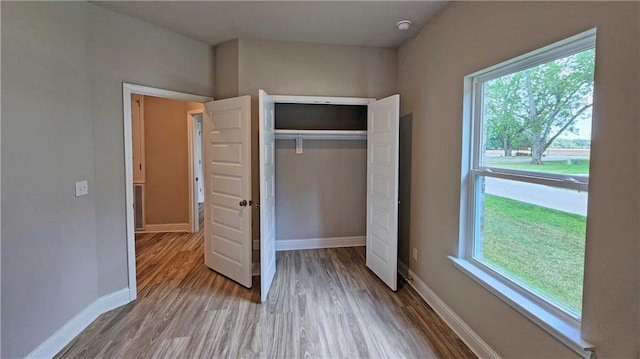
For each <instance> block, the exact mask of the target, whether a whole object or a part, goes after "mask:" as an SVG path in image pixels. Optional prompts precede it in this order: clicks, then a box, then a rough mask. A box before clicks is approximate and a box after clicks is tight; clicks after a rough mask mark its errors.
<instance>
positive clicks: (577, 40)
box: [469, 27, 598, 81]
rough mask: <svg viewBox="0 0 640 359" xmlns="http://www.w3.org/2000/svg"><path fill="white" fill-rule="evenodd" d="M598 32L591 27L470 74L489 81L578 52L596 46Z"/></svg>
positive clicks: (479, 79) (480, 79)
mask: <svg viewBox="0 0 640 359" xmlns="http://www.w3.org/2000/svg"><path fill="white" fill-rule="evenodd" d="M597 32H598V31H597V28H595V27H594V28H591V29H589V30H587V31H584V32H581V33H579V34H576V35H573V36H571V37H568V38H566V39H562V40H560V41H557V42H554V43H553V44H549V45H547V46H545V47H542V48H540V49H537V50H533V51H530V52H527V53H526V54H522V55H520V56H518V57H515V58H513V59H510V60H507V61H504V62H501V63H499V64H497V65H493V66H491V67H488V68H486V69H483V70H480V71H478V72H475V73H473V74H471V75H469V76H472V77H475V78H477V79H478V81H489V80H492V79H495V78H498V77H501V76H504V75H507V74H511V73H514V72H518V71H521V70H525V69H528V68H530V67H534V66H538V65H541V64H544V63H547V62H549V61H553V60H557V59H559V58H562V57H566V56H570V55H573V54H576V53H578V52H581V51H584V50H587V49H590V48H593V47H595V46H596V34H597Z"/></svg>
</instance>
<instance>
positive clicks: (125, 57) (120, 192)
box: [86, 5, 214, 295]
mask: <svg viewBox="0 0 640 359" xmlns="http://www.w3.org/2000/svg"><path fill="white" fill-rule="evenodd" d="M86 21H87V22H88V25H87V26H88V28H87V31H88V32H89V44H90V47H89V51H90V57H89V79H88V80H89V82H90V85H91V111H92V115H93V132H94V141H93V143H94V154H95V176H96V185H95V195H96V226H97V242H98V243H97V244H98V249H97V251H98V289H99V293H100V295H104V294H107V293H111V292H113V291H115V290H118V289H121V288H124V287H127V285H128V283H127V248H126V243H127V242H126V235H125V234H126V227H125V225H126V223H125V211H124V208H125V197H124V144H123V122H122V82H128V83H134V84H139V85H145V86H151V87H158V88H162V89H168V90H174V91H181V92H187V93H193V94H198V95H205V96H211V95H212V94H213V81H214V79H213V66H214V65H213V49H212V47H211V46H208V45H207V44H204V43H202V42H199V41H196V40H192V39H189V38H187V37H185V36H182V35H179V34H176V33H173V32H170V31H167V30H163V29H160V28H158V27H156V26H153V25H149V24H147V23H144V22H141V21H138V20H135V19H133V18H130V17H128V16H123V15H119V14H117V13H114V12H112V11H108V10H105V9H102V8H100V7H97V6H93V5H89V17H88V19H87V20H86Z"/></svg>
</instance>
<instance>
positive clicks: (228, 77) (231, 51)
mask: <svg viewBox="0 0 640 359" xmlns="http://www.w3.org/2000/svg"><path fill="white" fill-rule="evenodd" d="M214 51H215V58H216V61H215V74H216V81H215V92H214V94H213V97H214V98H215V99H216V100H220V99H224V98H230V97H236V96H238V81H239V73H238V68H239V65H240V64H239V63H238V40H231V41H227V42H225V43H223V44H220V45H216V47H215V49H214Z"/></svg>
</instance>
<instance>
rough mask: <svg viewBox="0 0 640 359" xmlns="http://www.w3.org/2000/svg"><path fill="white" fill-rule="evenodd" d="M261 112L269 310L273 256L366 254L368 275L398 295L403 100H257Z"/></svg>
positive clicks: (264, 277) (263, 253)
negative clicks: (359, 249)
mask: <svg viewBox="0 0 640 359" xmlns="http://www.w3.org/2000/svg"><path fill="white" fill-rule="evenodd" d="M259 107H260V108H259V115H260V118H259V140H260V143H259V145H260V148H259V151H260V268H261V291H263V293H262V300H263V301H264V300H265V299H266V295H267V293H268V289H269V286H270V284H271V281H272V279H273V274H274V273H275V271H276V268H275V251H276V250H277V251H281V250H296V249H313V248H331V247H352V246H366V265H367V267H368V268H370V269H371V270H372V271H373V272H374V273H375V274H376V275H377V276H378V277H380V279H381V280H383V281H384V282H385V283H386V284H387V285H388V286H389V287H390V288H391V289H392V290H396V289H397V275H398V270H397V255H398V155H399V153H398V151H399V144H398V142H399V126H398V124H399V96H398V95H394V96H390V97H388V98H385V99H381V100H375V99H370V98H345V97H311V96H270V95H268V94H267V93H266V92H264V91H262V90H260V91H259ZM265 204H266V205H265Z"/></svg>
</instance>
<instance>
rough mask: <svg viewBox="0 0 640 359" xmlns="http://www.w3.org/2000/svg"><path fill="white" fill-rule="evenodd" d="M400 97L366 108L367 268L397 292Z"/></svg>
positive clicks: (387, 99)
mask: <svg viewBox="0 0 640 359" xmlns="http://www.w3.org/2000/svg"><path fill="white" fill-rule="evenodd" d="M399 117H400V96H399V95H393V96H390V97H387V98H384V99H382V100H378V101H374V102H371V103H370V104H369V105H368V116H367V118H368V120H367V267H368V268H369V269H371V270H372V271H373V272H374V273H375V274H376V275H377V276H378V277H380V279H382V281H383V282H385V283H386V284H387V285H388V286H389V288H391V289H392V290H394V291H395V290H397V289H398V147H399V146H398V142H399V123H400V121H399Z"/></svg>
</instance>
